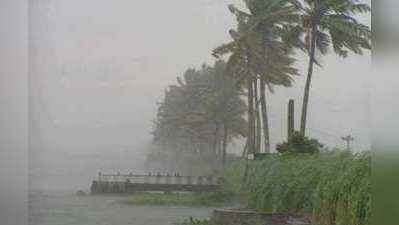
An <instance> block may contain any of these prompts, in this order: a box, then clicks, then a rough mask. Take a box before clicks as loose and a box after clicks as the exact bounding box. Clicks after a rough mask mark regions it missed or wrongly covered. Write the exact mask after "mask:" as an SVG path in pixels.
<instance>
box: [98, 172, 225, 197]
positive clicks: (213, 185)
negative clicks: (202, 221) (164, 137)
mask: <svg viewBox="0 0 399 225" xmlns="http://www.w3.org/2000/svg"><path fill="white" fill-rule="evenodd" d="M219 184H220V178H215V177H212V176H207V177H205V176H197V177H194V176H180V175H179V174H174V175H170V174H163V175H161V174H160V173H157V174H147V175H137V174H132V173H130V174H120V173H118V174H101V173H99V174H98V178H97V179H96V180H94V181H93V182H92V185H91V193H92V194H106V193H110V194H111V193H112V194H134V193H137V192H150V191H159V192H164V193H171V192H214V191H217V190H218V189H219Z"/></svg>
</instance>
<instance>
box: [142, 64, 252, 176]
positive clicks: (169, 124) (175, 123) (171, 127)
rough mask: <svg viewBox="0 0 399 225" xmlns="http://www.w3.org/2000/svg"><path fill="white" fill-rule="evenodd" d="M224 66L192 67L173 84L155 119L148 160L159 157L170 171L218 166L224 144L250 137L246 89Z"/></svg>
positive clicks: (167, 91)
mask: <svg viewBox="0 0 399 225" xmlns="http://www.w3.org/2000/svg"><path fill="white" fill-rule="evenodd" d="M225 67H226V63H225V62H224V61H221V60H219V61H217V62H215V64H214V65H212V66H208V65H203V66H202V68H201V69H199V70H197V69H188V70H187V71H186V72H185V73H184V75H183V77H178V78H177V84H175V85H171V86H169V88H168V89H167V90H166V92H165V98H164V100H163V101H162V102H161V103H160V104H159V107H158V113H157V117H156V119H155V121H154V129H153V137H154V138H153V144H154V145H153V147H154V148H153V151H152V152H151V153H150V154H149V159H152V161H154V160H153V159H158V160H155V161H158V162H160V163H161V164H163V165H162V166H161V167H162V168H164V169H168V170H171V171H185V170H184V169H185V168H182V167H179V166H180V165H179V164H176V162H183V163H186V165H187V166H188V167H190V166H193V165H194V164H196V165H197V164H198V163H196V162H206V163H205V164H206V165H205V167H204V168H212V169H214V168H215V167H217V164H218V161H217V160H218V159H219V158H220V157H219V156H220V155H221V149H220V147H219V146H221V143H222V142H224V141H225V142H226V143H228V142H230V141H231V140H233V139H234V138H237V137H239V136H246V124H247V123H246V121H245V119H244V118H243V115H244V113H245V111H246V105H245V102H244V101H243V100H242V99H241V95H242V90H241V89H240V88H239V87H237V84H236V83H237V82H236V80H235V79H233V78H231V77H227V76H225ZM158 156H159V157H158ZM189 156H195V157H189ZM169 159H170V160H169ZM186 159H194V160H190V161H188V160H186ZM150 161H151V160H150ZM191 161H194V162H193V163H194V164H192V163H191ZM201 165H203V163H201ZM215 165H216V166H215ZM157 167H158V168H159V166H158V165H157ZM185 172H186V171H185ZM203 175H204V174H203Z"/></svg>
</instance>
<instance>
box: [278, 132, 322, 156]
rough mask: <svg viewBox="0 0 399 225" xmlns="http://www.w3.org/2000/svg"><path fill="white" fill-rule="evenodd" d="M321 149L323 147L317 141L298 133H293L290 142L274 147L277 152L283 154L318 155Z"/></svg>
mask: <svg viewBox="0 0 399 225" xmlns="http://www.w3.org/2000/svg"><path fill="white" fill-rule="evenodd" d="M321 148H323V145H322V144H320V142H319V141H318V140H316V139H313V138H312V139H311V138H308V137H306V136H303V135H302V134H301V133H299V132H294V133H293V134H292V137H291V138H290V140H288V141H286V142H284V143H282V144H278V145H277V146H276V149H277V151H278V152H280V153H283V154H286V153H291V154H297V153H310V154H315V153H319V152H320V150H321Z"/></svg>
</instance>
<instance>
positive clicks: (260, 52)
mask: <svg viewBox="0 0 399 225" xmlns="http://www.w3.org/2000/svg"><path fill="white" fill-rule="evenodd" d="M245 3H246V6H247V9H248V10H246V11H243V10H240V9H238V8H236V7H235V6H233V5H230V6H229V9H230V11H231V12H232V13H233V14H234V15H235V16H236V19H237V29H236V30H230V34H231V36H232V39H233V41H232V42H230V43H228V44H224V45H222V46H220V47H218V48H216V49H215V50H214V51H213V53H214V55H215V56H216V57H220V56H222V55H224V54H230V57H229V60H228V63H227V65H228V66H227V68H228V70H229V73H230V74H234V75H235V76H236V77H239V79H240V80H245V81H246V82H245V83H246V86H247V90H248V93H247V95H248V96H247V97H248V142H247V147H248V151H247V152H248V153H251V152H254V151H255V134H256V132H255V118H256V117H255V116H254V97H255V94H254V86H253V83H254V82H255V81H257V80H258V79H260V78H261V85H260V87H261V91H262V92H263V93H260V97H261V99H260V101H261V106H262V118H263V128H264V129H263V133H264V141H265V150H266V151H269V150H270V140H269V136H270V135H269V123H268V117H267V108H266V107H267V105H266V95H265V91H266V88H265V86H268V87H269V90H272V86H273V85H284V86H290V85H291V82H292V79H291V76H292V75H296V74H297V70H296V69H294V68H293V67H292V63H293V62H294V59H293V58H292V57H291V47H290V46H289V45H286V44H285V43H284V42H283V39H284V40H289V41H290V43H291V39H292V40H293V39H294V38H293V37H294V35H293V32H291V28H290V26H289V24H290V22H293V21H295V19H298V15H297V14H296V12H297V10H296V8H295V7H294V6H293V5H292V4H290V3H289V2H288V1H282V0H269V1H264V0H246V1H245ZM247 11H249V12H247ZM288 31H289V32H288ZM296 33H298V32H296ZM275 60H276V61H275Z"/></svg>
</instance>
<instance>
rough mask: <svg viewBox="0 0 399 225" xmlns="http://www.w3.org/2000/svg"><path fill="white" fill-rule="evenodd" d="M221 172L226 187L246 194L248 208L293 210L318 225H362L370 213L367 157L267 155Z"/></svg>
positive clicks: (346, 155) (345, 154) (368, 157)
mask: <svg viewBox="0 0 399 225" xmlns="http://www.w3.org/2000/svg"><path fill="white" fill-rule="evenodd" d="M248 168H249V172H248V178H247V180H246V181H245V183H243V180H244V179H243V177H244V172H243V171H245V163H244V162H236V163H234V164H233V165H232V166H231V167H229V169H228V170H227V172H226V176H225V179H226V182H227V185H226V187H231V189H230V191H232V192H234V193H239V194H241V195H245V196H246V198H247V204H248V207H249V208H252V209H257V210H261V211H265V212H278V213H294V214H299V215H302V216H304V217H306V218H308V219H310V220H312V221H314V222H317V223H318V224H323V225H348V224H353V225H355V224H356V225H367V224H370V215H371V156H370V154H369V153H368V152H367V153H362V154H356V155H353V154H350V153H348V152H340V153H339V152H329V153H321V154H317V155H298V154H296V155H292V154H288V155H274V154H273V155H269V156H268V157H266V158H265V159H264V160H261V161H253V162H251V163H250V165H249V166H248Z"/></svg>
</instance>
